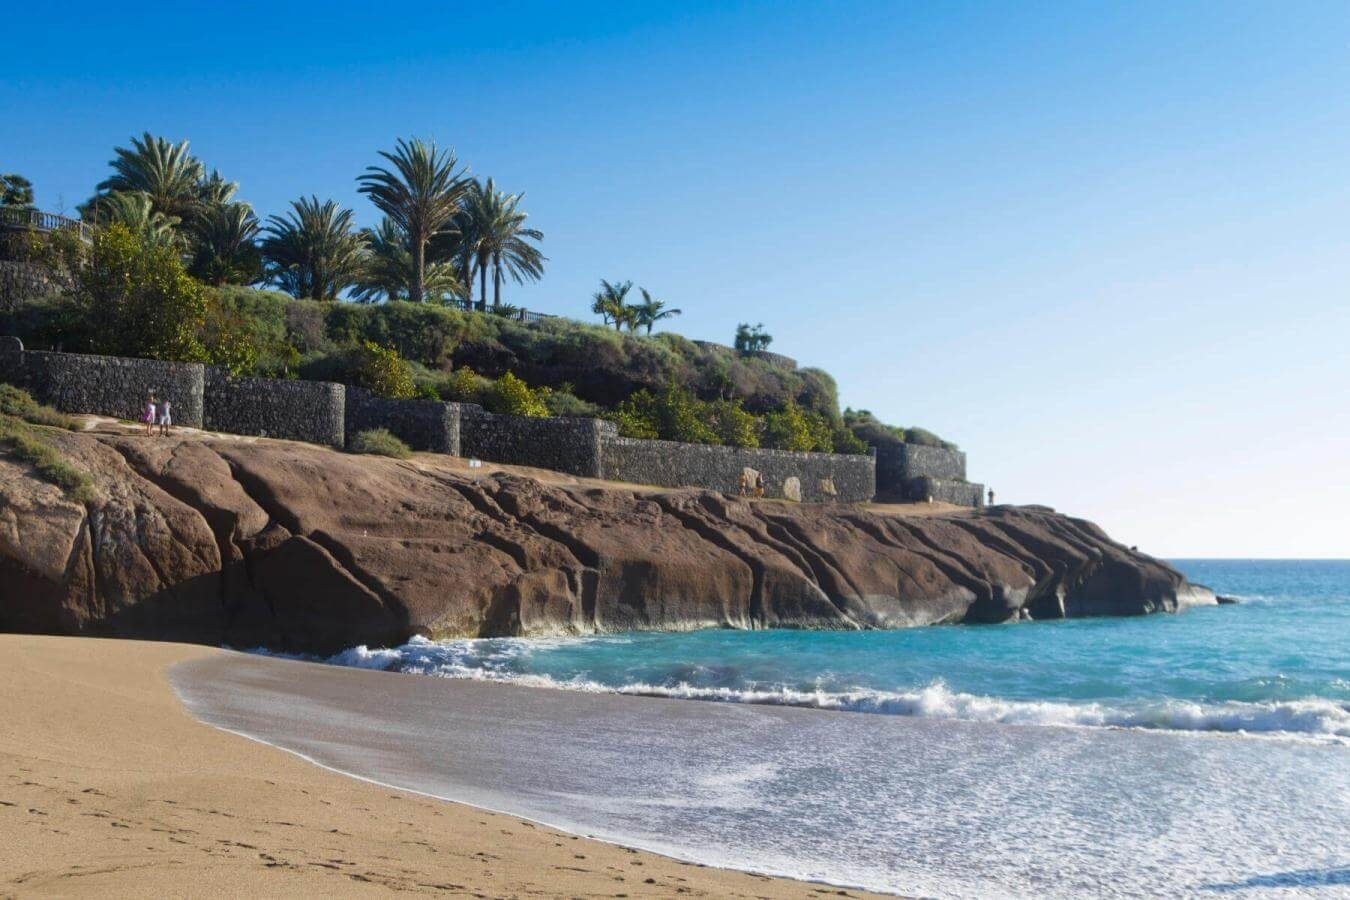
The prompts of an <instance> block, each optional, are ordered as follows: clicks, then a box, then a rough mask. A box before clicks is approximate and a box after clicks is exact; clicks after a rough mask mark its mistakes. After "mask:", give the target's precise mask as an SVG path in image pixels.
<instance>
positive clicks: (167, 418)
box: [159, 398, 173, 437]
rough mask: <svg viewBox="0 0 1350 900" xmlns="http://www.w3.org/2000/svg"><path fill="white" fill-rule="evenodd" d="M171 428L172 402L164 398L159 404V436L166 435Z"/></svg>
mask: <svg viewBox="0 0 1350 900" xmlns="http://www.w3.org/2000/svg"><path fill="white" fill-rule="evenodd" d="M171 428H173V404H172V403H170V402H169V400H168V398H165V400H164V402H163V403H161V404H160V405H159V436H160V437H168V436H169V430H170V429H171Z"/></svg>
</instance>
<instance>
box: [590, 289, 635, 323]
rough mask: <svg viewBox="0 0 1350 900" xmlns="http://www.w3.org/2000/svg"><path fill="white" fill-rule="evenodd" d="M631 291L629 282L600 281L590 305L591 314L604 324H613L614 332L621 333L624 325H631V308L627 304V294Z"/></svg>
mask: <svg viewBox="0 0 1350 900" xmlns="http://www.w3.org/2000/svg"><path fill="white" fill-rule="evenodd" d="M632 289H633V282H631V281H616V282H614V283H612V284H611V283H610V282H608V281H606V280H604V279H603V278H602V279H600V290H598V291H596V292H595V294H594V297H593V302H592V303H591V312H593V313H595V314H596V315H598V316H600V317H601V318H603V319H604V320H605V324H606V325H608V324H609V323H611V322H613V323H614V330H615V331H622V330H623V326H624V325H625V324H631V322H632V318H633V313H632V307H630V306H629V305H628V303H627V300H628V292H629V291H631V290H632Z"/></svg>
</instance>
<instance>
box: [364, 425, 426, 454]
mask: <svg viewBox="0 0 1350 900" xmlns="http://www.w3.org/2000/svg"><path fill="white" fill-rule="evenodd" d="M351 451H352V452H353V453H369V454H372V455H374V456H391V457H393V458H394V459H407V458H408V457H410V456H412V450H411V449H409V447H408V445H407V444H405V443H403V442H402V441H400V440H399V439H398V438H397V437H395V436H394V435H393V433H392V432H390V431H389V429H387V428H375V429H372V430H370V431H362V432H360V433H359V434H357V435H356V437H354V438H352V446H351Z"/></svg>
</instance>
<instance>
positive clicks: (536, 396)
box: [487, 372, 552, 419]
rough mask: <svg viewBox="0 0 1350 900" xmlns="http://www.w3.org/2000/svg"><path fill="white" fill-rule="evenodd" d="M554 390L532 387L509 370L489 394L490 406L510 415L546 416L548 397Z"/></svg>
mask: <svg viewBox="0 0 1350 900" xmlns="http://www.w3.org/2000/svg"><path fill="white" fill-rule="evenodd" d="M551 393H552V392H551V391H550V390H549V389H548V388H533V389H532V388H531V387H530V386H529V385H528V384H526V383H525V382H524V381H522V380H521V379H520V378H517V377H516V376H515V375H514V374H512V373H511V372H507V373H506V374H505V375H503V376H502V377H501V378H498V379H497V383H496V384H494V385H493V386H492V391H491V393H490V394H489V396H488V398H487V399H488V408H489V409H490V410H491V411H492V412H495V413H501V414H503V415H508V416H528V417H530V418H539V419H542V418H546V417H547V416H548V414H549V411H548V397H549V395H550V394H551Z"/></svg>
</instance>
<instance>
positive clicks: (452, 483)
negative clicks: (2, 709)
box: [0, 434, 1213, 653]
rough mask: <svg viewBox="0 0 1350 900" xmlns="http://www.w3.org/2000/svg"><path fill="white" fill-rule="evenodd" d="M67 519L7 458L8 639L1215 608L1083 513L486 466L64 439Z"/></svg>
mask: <svg viewBox="0 0 1350 900" xmlns="http://www.w3.org/2000/svg"><path fill="white" fill-rule="evenodd" d="M56 439H57V440H58V441H59V442H60V443H61V445H62V449H63V451H64V452H65V453H66V454H67V456H69V457H70V458H71V459H72V460H74V461H76V462H77V463H79V464H80V465H83V466H84V467H86V468H87V469H89V471H90V472H91V473H92V474H93V476H94V480H95V484H96V486H97V488H98V492H99V495H100V499H99V500H97V501H95V502H93V503H90V504H88V506H83V505H79V504H75V503H72V502H70V501H68V500H66V499H65V498H64V496H63V495H62V494H61V492H60V491H59V490H57V489H56V488H54V487H52V486H50V485H47V484H46V483H44V482H42V481H39V480H37V479H36V478H35V477H33V476H32V475H31V473H30V472H29V471H28V470H27V467H26V466H23V465H21V464H18V463H15V462H14V461H12V460H9V459H7V458H3V457H0V629H3V630H11V631H46V632H56V633H65V634H101V635H119V636H129V637H144V638H161V639H177V640H196V641H204V642H208V643H228V644H232V645H235V646H246V647H252V646H259V645H265V646H270V647H275V648H280V649H287V650H298V651H310V652H320V653H324V652H331V651H334V650H337V649H340V648H343V647H347V646H351V645H353V644H358V643H367V644H371V645H377V644H390V643H398V642H402V641H404V640H406V639H407V638H409V637H410V636H412V635H414V634H423V635H428V636H431V637H448V636H489V635H517V634H525V635H531V634H555V633H586V632H597V631H618V630H627V629H688V628H701V627H719V626H724V627H736V628H759V627H799V628H850V629H851V628H897V627H905V626H910V625H923V624H929V623H934V622H1001V621H1005V620H1007V619H1010V618H1016V617H1027V616H1030V617H1031V618H1035V619H1042V618H1061V617H1069V616H1088V615H1133V614H1140V613H1149V612H1158V611H1175V610H1176V609H1178V608H1179V606H1181V605H1185V604H1193V603H1195V602H1213V597H1212V595H1211V594H1209V593H1208V592H1207V591H1205V590H1204V589H1203V588H1196V587H1195V586H1193V585H1189V584H1187V583H1186V582H1185V580H1184V579H1183V578H1182V576H1181V575H1180V574H1179V573H1177V572H1176V571H1174V570H1172V569H1171V568H1169V567H1167V566H1166V565H1164V564H1163V563H1161V562H1158V561H1157V560H1154V559H1152V558H1150V557H1147V556H1144V555H1141V554H1139V553H1136V552H1132V551H1130V550H1128V549H1127V548H1125V547H1123V546H1122V545H1120V544H1117V543H1115V542H1114V541H1112V540H1110V539H1109V538H1108V537H1107V536H1106V535H1105V534H1104V533H1103V532H1102V531H1101V530H1100V529H1098V528H1097V527H1096V526H1095V525H1092V524H1091V523H1089V522H1085V521H1082V520H1079V519H1073V518H1069V517H1066V516H1062V515H1059V514H1057V513H1054V512H1051V511H1049V510H1043V509H1037V508H1022V509H1017V508H1007V507H1000V508H997V509H994V510H990V511H987V512H985V513H982V514H972V513H969V512H962V513H954V514H951V515H947V516H943V515H933V516H915V517H905V516H894V515H884V514H880V513H877V512H869V511H867V510H866V509H861V508H847V507H832V506H829V507H827V506H797V505H790V504H783V503H764V502H748V501H746V500H742V499H739V498H730V497H723V496H721V495H718V494H713V493H708V492H702V491H672V492H668V493H654V494H647V493H641V492H635V491H632V490H623V489H621V488H618V487H614V488H608V487H606V488H598V487H588V486H584V485H562V484H551V483H544V482H541V481H538V480H535V479H533V478H529V477H525V476H523V475H514V474H502V473H497V474H493V475H478V474H477V473H473V472H470V471H467V470H463V469H459V468H457V467H456V465H455V464H454V463H453V462H452V461H449V460H447V459H444V458H439V459H438V458H436V457H418V458H416V459H414V460H411V461H395V460H388V459H382V458H375V457H357V456H349V455H345V454H342V453H337V452H334V451H331V450H326V449H323V448H319V447H314V446H310V445H305V444H292V443H287V442H281V441H258V442H245V441H235V440H211V439H199V438H195V437H182V438H169V439H148V438H144V437H140V436H129V435H110V434H106V435H105V434H98V435H93V434H62V435H59V436H58V437H57V438H56Z"/></svg>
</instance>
